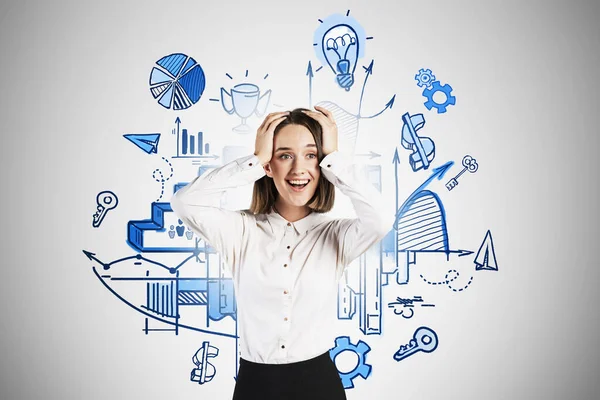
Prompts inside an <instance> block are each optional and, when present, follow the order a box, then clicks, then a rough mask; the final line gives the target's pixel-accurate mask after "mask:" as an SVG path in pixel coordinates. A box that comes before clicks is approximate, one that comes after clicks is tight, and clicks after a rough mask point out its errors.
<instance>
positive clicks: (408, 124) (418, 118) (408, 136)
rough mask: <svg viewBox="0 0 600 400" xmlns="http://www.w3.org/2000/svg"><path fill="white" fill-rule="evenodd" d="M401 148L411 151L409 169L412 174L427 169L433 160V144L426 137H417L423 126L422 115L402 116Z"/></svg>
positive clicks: (407, 114) (423, 119)
mask: <svg viewBox="0 0 600 400" xmlns="http://www.w3.org/2000/svg"><path fill="white" fill-rule="evenodd" d="M402 121H403V122H404V124H403V126H402V139H401V141H400V142H401V143H402V147H404V148H405V149H407V150H412V153H411V155H410V157H409V163H410V167H411V168H412V170H413V171H414V172H416V171H418V170H420V169H421V168H423V169H428V168H429V165H430V163H431V161H433V159H434V158H435V143H434V142H433V140H431V139H430V138H428V137H426V136H419V134H418V133H417V132H418V131H419V130H420V129H421V128H423V126H424V125H425V118H423V114H415V115H412V116H411V115H410V114H409V113H404V115H402Z"/></svg>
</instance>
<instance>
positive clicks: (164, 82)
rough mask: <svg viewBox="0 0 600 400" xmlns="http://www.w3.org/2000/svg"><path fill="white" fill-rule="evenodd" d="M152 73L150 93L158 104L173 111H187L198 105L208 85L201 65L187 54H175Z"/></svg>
mask: <svg viewBox="0 0 600 400" xmlns="http://www.w3.org/2000/svg"><path fill="white" fill-rule="evenodd" d="M156 64H157V66H155V67H153V68H152V72H151V73H150V81H149V84H150V93H152V96H153V97H154V98H155V99H157V98H158V104H160V105H161V106H163V107H164V108H169V109H173V110H185V109H186V108H189V107H191V106H192V105H194V104H196V103H197V102H198V100H200V97H201V96H202V92H204V86H205V84H206V77H205V76H204V71H203V70H202V67H201V66H200V64H198V63H197V62H196V60H194V59H193V58H192V57H189V56H187V55H185V54H181V53H174V54H170V55H168V56H165V57H163V58H161V59H160V60H158V61H157V62H156Z"/></svg>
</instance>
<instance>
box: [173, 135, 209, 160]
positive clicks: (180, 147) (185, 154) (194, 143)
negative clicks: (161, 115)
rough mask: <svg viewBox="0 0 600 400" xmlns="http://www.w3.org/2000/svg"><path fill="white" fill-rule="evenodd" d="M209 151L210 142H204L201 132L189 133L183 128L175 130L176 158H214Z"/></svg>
mask: <svg viewBox="0 0 600 400" xmlns="http://www.w3.org/2000/svg"><path fill="white" fill-rule="evenodd" d="M209 153H210V144H209V143H204V134H203V132H198V133H196V134H189V133H188V130H187V129H185V128H183V129H182V130H181V132H179V130H177V155H176V156H175V157H176V158H205V157H210V158H214V156H212V155H210V156H209V155H208V154H209Z"/></svg>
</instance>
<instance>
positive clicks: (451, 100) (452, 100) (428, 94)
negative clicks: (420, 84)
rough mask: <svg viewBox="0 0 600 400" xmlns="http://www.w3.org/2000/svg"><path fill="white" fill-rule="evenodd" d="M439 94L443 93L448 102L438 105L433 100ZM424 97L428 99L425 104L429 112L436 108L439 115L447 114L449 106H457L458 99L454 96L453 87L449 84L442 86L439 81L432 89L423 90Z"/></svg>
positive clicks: (433, 84) (434, 83)
mask: <svg viewBox="0 0 600 400" xmlns="http://www.w3.org/2000/svg"><path fill="white" fill-rule="evenodd" d="M438 92H439V93H443V94H444V95H445V97H446V100H444V102H443V103H438V102H436V101H435V100H434V99H433V97H434V95H435V94H436V93H438ZM423 96H424V97H425V98H427V101H426V102H425V103H423V104H425V107H427V109H428V110H431V109H432V108H434V107H435V108H436V109H437V112H438V114H443V113H445V112H446V108H447V107H448V106H450V105H455V104H456V97H454V96H453V95H452V86H450V85H448V84H445V85H444V86H442V85H440V82H439V81H435V82H433V83H432V86H431V88H425V89H424V90H423Z"/></svg>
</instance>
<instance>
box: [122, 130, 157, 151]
mask: <svg viewBox="0 0 600 400" xmlns="http://www.w3.org/2000/svg"><path fill="white" fill-rule="evenodd" d="M123 137H124V138H125V139H127V140H129V141H130V142H131V143H133V144H135V145H136V146H137V147H139V148H140V149H142V150H143V151H145V152H146V153H148V154H151V153H156V152H158V141H159V140H160V133H144V134H126V135H123Z"/></svg>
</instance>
